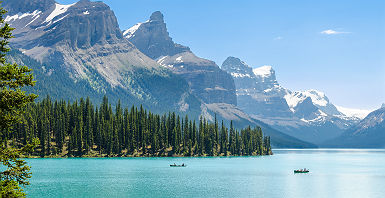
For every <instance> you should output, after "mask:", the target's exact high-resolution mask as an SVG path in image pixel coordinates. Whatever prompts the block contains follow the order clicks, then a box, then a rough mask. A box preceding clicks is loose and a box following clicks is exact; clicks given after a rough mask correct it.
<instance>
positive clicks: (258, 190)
mask: <svg viewBox="0 0 385 198" xmlns="http://www.w3.org/2000/svg"><path fill="white" fill-rule="evenodd" d="M273 152H274V155H272V156H261V157H199V158H189V157H185V158H68V159H27V161H28V163H29V165H30V166H32V172H33V177H32V178H31V179H30V182H31V185H30V186H28V187H26V188H25V190H26V192H27V193H28V197H109V198H112V197H285V198H286V197H287V198H298V197H322V198H324V197H349V198H351V197H385V150H382V149H379V150H373V149H372V150H369V149H368V150H366V149H339V150H333V149H305V150H273ZM173 163H176V164H181V163H185V164H187V167H170V166H169V164H173ZM299 168H308V169H310V173H309V174H294V173H293V170H294V169H299Z"/></svg>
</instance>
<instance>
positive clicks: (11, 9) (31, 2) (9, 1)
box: [2, 0, 55, 15]
mask: <svg viewBox="0 0 385 198" xmlns="http://www.w3.org/2000/svg"><path fill="white" fill-rule="evenodd" d="M54 5H55V0H4V1H3V2H2V6H4V8H5V9H6V10H7V11H8V14H10V15H14V14H18V13H28V12H30V13H32V12H33V11H35V10H40V11H46V10H48V9H50V8H52V6H54Z"/></svg>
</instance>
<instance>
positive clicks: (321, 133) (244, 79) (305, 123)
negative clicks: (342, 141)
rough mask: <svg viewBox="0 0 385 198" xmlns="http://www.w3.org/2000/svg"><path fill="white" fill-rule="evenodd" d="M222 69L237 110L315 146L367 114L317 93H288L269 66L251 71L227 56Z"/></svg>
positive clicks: (239, 61) (245, 65)
mask: <svg viewBox="0 0 385 198" xmlns="http://www.w3.org/2000/svg"><path fill="white" fill-rule="evenodd" d="M222 69H223V70H225V71H227V72H228V73H229V74H231V75H232V76H233V78H234V81H235V86H236V89H237V99H238V107H239V108H240V109H241V110H243V111H244V112H246V113H247V114H249V115H250V116H251V117H253V118H255V119H258V120H261V121H263V122H265V123H267V124H269V125H270V126H272V127H273V128H276V129H278V130H280V131H282V132H285V133H286V134H289V135H292V136H294V137H297V138H299V139H302V140H305V141H309V142H313V143H315V144H321V143H323V142H324V141H326V140H328V139H332V138H335V137H338V136H339V135H341V134H342V133H343V132H344V131H345V130H346V129H348V128H350V127H351V126H354V125H355V124H357V122H359V121H360V119H362V118H363V116H365V114H368V113H369V112H365V111H355V110H351V109H346V108H341V107H338V108H337V107H336V106H335V105H333V104H332V103H331V102H330V101H329V99H328V98H327V96H326V95H325V94H324V93H322V92H320V91H317V90H307V91H294V92H293V91H290V90H289V89H287V88H284V87H282V86H281V85H279V83H278V81H277V79H276V74H275V71H274V69H273V68H272V67H271V66H262V67H257V68H254V69H253V68H252V67H250V66H249V65H247V64H246V63H245V62H243V61H242V60H240V59H239V58H235V57H228V58H227V59H226V60H225V61H224V62H223V64H222Z"/></svg>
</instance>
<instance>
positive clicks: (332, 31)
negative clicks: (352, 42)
mask: <svg viewBox="0 0 385 198" xmlns="http://www.w3.org/2000/svg"><path fill="white" fill-rule="evenodd" d="M349 33H350V32H338V31H335V30H332V29H329V30H324V31H322V32H321V34H327V35H334V34H349Z"/></svg>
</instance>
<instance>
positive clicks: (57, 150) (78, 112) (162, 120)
mask: <svg viewBox="0 0 385 198" xmlns="http://www.w3.org/2000/svg"><path fill="white" fill-rule="evenodd" d="M12 134H13V135H14V136H15V137H12V136H11V137H7V138H14V139H17V140H19V141H21V142H24V143H25V142H30V141H31V140H32V139H33V138H39V139H40V145H39V147H38V148H37V149H36V153H35V155H40V156H42V157H43V156H55V155H57V156H64V155H68V156H84V155H94V156H96V155H108V156H171V155H179V156H204V155H208V156H219V155H266V154H270V153H271V149H270V139H269V137H263V134H262V130H261V129H260V128H259V127H256V128H251V127H247V128H245V129H242V130H240V131H237V130H235V129H234V128H233V125H232V123H231V125H230V128H226V127H225V126H224V124H223V121H222V123H221V125H219V124H218V121H217V119H216V117H215V120H214V122H213V123H209V122H208V121H207V120H206V119H205V118H201V119H200V120H199V123H198V124H197V123H196V121H195V120H190V119H189V117H188V116H185V117H184V118H181V117H180V116H179V115H177V114H176V113H174V112H170V113H168V114H164V115H157V114H153V113H151V112H150V111H147V110H145V109H143V107H142V106H140V107H139V108H137V107H135V106H132V107H131V108H130V109H128V108H125V109H123V108H122V107H121V105H120V101H119V102H118V103H117V105H116V106H115V107H114V108H112V107H111V104H109V102H108V99H107V97H104V98H103V102H102V104H101V105H100V107H95V106H94V105H93V104H92V103H91V101H90V99H89V98H87V99H85V100H84V99H80V100H79V101H76V102H73V103H72V104H71V103H69V102H66V101H55V102H53V101H51V99H50V98H49V97H47V98H45V99H44V100H43V101H42V102H39V103H34V104H31V105H29V106H28V107H27V109H26V113H25V114H24V117H23V122H22V123H20V124H17V126H16V127H15V133H12Z"/></svg>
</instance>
